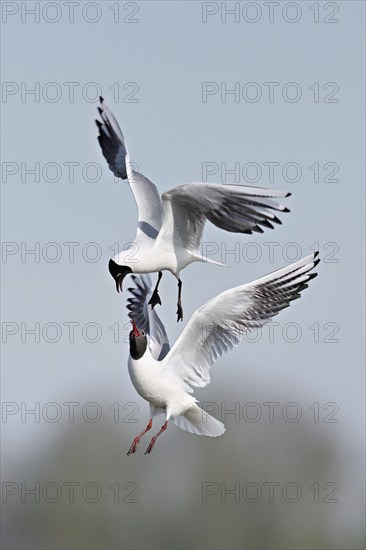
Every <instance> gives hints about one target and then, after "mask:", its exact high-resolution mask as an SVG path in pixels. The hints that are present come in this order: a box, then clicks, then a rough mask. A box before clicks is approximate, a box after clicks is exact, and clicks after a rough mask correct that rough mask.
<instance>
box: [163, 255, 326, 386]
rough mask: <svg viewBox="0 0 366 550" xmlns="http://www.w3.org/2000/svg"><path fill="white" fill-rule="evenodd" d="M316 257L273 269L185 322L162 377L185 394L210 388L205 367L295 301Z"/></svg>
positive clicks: (207, 370) (208, 303) (314, 275)
mask: <svg viewBox="0 0 366 550" xmlns="http://www.w3.org/2000/svg"><path fill="white" fill-rule="evenodd" d="M317 255H318V253H317V252H316V253H315V254H312V255H310V256H307V257H306V258H303V259H302V260H299V261H298V262H295V263H293V264H291V265H289V266H287V267H284V268H282V269H279V270H278V271H275V272H273V273H270V274H269V275H266V276H265V277H262V278H260V279H257V280H256V281H253V282H252V283H248V284H244V285H241V286H238V287H236V288H231V289H229V290H226V291H225V292H222V293H221V294H219V295H218V296H216V297H215V298H213V299H212V300H210V301H209V302H207V303H206V304H204V305H203V306H202V307H200V308H199V309H198V310H197V311H196V312H195V313H194V314H193V315H192V317H191V319H190V320H189V322H188V323H187V325H186V327H185V328H184V330H183V331H182V333H181V334H180V336H179V337H178V339H177V341H176V342H175V344H174V346H173V347H172V349H171V351H170V352H169V354H168V355H167V357H166V358H165V359H164V363H165V364H164V369H165V370H164V372H165V374H166V375H167V376H171V377H173V378H174V379H176V380H180V382H181V383H182V384H183V386H184V388H185V389H186V391H192V386H196V387H204V386H207V384H209V382H210V367H211V366H212V365H213V364H214V363H215V362H216V361H217V359H218V358H219V357H221V356H222V355H223V354H224V353H226V352H227V351H228V350H230V349H231V348H232V347H233V346H235V345H237V344H238V343H239V341H240V339H241V337H242V336H243V335H244V334H245V333H246V332H248V331H250V330H251V329H253V328H255V327H261V326H263V325H264V324H265V323H267V322H269V321H270V320H271V319H272V317H273V316H274V315H277V314H278V313H279V312H280V311H281V310H282V309H285V308H286V307H288V306H289V305H290V303H291V302H292V301H293V300H295V299H297V298H300V293H301V291H302V290H304V289H305V288H307V287H308V284H307V283H308V282H309V281H310V279H312V278H314V277H316V275H317V274H316V273H309V271H311V270H312V269H313V268H314V267H315V266H316V265H317V264H318V263H319V260H318V259H316V257H317Z"/></svg>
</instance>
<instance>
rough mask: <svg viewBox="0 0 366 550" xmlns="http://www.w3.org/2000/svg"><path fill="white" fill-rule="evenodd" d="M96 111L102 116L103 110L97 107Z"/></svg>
mask: <svg viewBox="0 0 366 550" xmlns="http://www.w3.org/2000/svg"><path fill="white" fill-rule="evenodd" d="M98 111H99V114H100V115H102V114H103V109H101V108H100V107H98Z"/></svg>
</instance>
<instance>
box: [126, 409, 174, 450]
mask: <svg viewBox="0 0 366 550" xmlns="http://www.w3.org/2000/svg"><path fill="white" fill-rule="evenodd" d="M151 427H152V418H150V420H149V423H148V425H147V426H146V428H145V429H144V431H143V432H141V433H140V434H139V435H138V436H137V437H135V439H134V440H133V442H132V445H131V447H130V450H129V451H128V453H127V456H130V455H131V454H134V453H135V452H136V451H137V445H138V444H139V442H140V439H141V437H142V436H143V435H144V434H146V432H148V431H149V430H151ZM167 427H168V421H167V420H166V421H165V422H164V424H163V425H162V427H161V428H160V430H159V431H158V433H157V434H156V435H154V437H153V438H152V440H151V441H150V443H149V446H148V448H147V449H146V451H145V455H147V454H150V453H151V451H152V450H153V448H154V445H155V442H156V440H157V438H158V437H159V435H161V434H162V433H163V432H165V430H166V429H167Z"/></svg>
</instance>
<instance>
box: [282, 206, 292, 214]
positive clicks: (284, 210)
mask: <svg viewBox="0 0 366 550" xmlns="http://www.w3.org/2000/svg"><path fill="white" fill-rule="evenodd" d="M282 212H286V213H287V212H291V210H290V209H289V208H287V206H285V208H284V209H283V210H282Z"/></svg>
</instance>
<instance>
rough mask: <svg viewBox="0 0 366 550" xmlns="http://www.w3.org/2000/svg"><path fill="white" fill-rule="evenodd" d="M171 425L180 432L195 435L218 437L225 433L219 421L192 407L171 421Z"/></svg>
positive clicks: (194, 406)
mask: <svg viewBox="0 0 366 550" xmlns="http://www.w3.org/2000/svg"><path fill="white" fill-rule="evenodd" d="M172 421H173V423H174V424H175V425H176V426H178V428H180V429H181V430H185V431H186V432H190V433H192V434H196V435H207V436H209V437H218V436H219V435H222V434H223V433H224V432H225V426H224V425H223V423H222V422H220V421H219V420H216V418H214V417H213V416H211V415H209V414H208V413H207V412H205V411H203V410H202V409H200V408H199V407H198V406H197V405H193V406H192V407H191V408H190V409H188V410H187V411H186V412H185V413H184V414H183V415H181V416H178V417H176V418H173V419H172Z"/></svg>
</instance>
